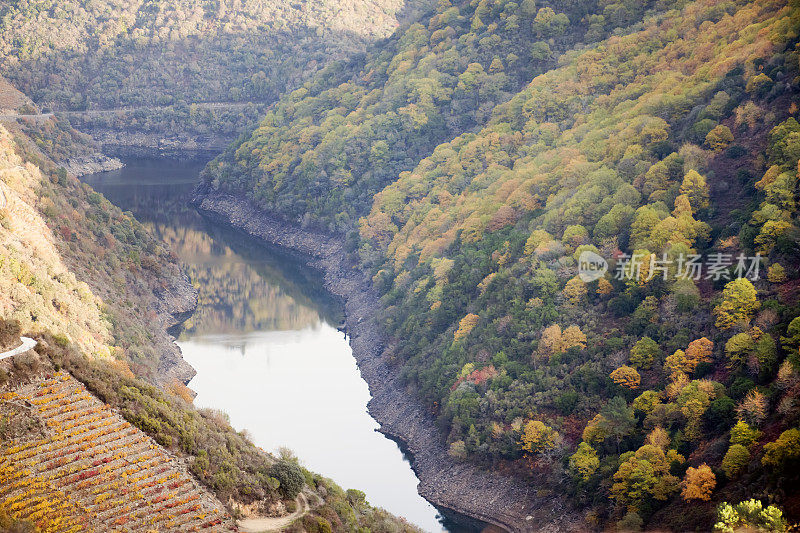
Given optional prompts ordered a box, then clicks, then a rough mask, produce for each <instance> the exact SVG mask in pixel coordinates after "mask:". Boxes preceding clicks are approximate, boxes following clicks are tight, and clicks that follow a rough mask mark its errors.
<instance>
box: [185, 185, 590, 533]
mask: <svg viewBox="0 0 800 533" xmlns="http://www.w3.org/2000/svg"><path fill="white" fill-rule="evenodd" d="M193 203H194V204H195V206H196V207H197V208H198V209H199V210H200V211H201V212H203V213H204V214H205V215H206V216H208V217H210V218H212V219H213V220H216V221H218V222H220V223H224V224H228V225H230V226H233V227H235V228H238V229H240V230H242V231H244V232H245V233H247V234H249V235H251V236H253V237H256V238H259V239H263V240H264V241H266V242H268V243H270V244H273V245H278V246H281V247H284V248H286V249H288V250H291V251H294V252H295V253H298V254H302V256H304V257H305V258H306V260H307V262H308V263H309V264H310V265H311V266H313V267H315V268H318V269H319V270H321V271H322V272H323V274H324V278H325V285H326V287H327V288H328V290H330V291H331V292H332V293H333V294H335V295H337V296H339V297H341V298H342V299H343V300H344V302H345V311H346V316H347V322H346V325H347V331H348V333H349V335H350V344H351V346H352V349H353V355H354V356H355V358H356V360H357V362H358V366H359V369H360V370H361V375H362V377H363V378H364V379H365V381H366V382H367V383H368V384H369V388H370V392H371V393H372V400H371V401H370V403H369V411H370V414H372V416H373V417H374V418H375V419H376V420H377V421H378V422H379V423H380V425H381V431H382V432H384V433H385V434H386V435H388V436H390V437H392V438H394V439H396V440H398V441H400V442H401V443H402V444H403V445H405V447H406V449H407V450H408V451H409V452H410V454H411V455H412V457H413V459H412V467H413V468H414V471H415V472H416V473H417V476H418V477H419V479H420V485H419V492H420V494H422V496H424V497H425V498H426V499H427V500H429V501H430V502H431V503H433V504H434V505H436V506H438V507H442V508H445V509H447V510H452V511H455V512H457V513H460V514H463V515H466V516H468V517H471V518H474V519H478V520H481V521H484V522H488V523H490V524H494V525H496V526H500V527H502V528H504V529H507V530H509V531H520V532H523V531H552V532H555V531H578V530H582V529H585V527H584V526H582V525H581V523H580V522H579V518H578V517H577V515H576V514H575V513H574V512H573V511H572V510H571V509H570V508H568V506H567V504H566V500H565V499H564V498H562V497H559V496H558V495H554V496H550V497H541V496H539V495H538V493H537V490H536V488H535V487H533V486H531V485H530V484H528V483H526V482H524V481H522V480H520V479H517V478H515V477H512V476H510V475H505V474H502V473H499V472H497V471H489V470H486V469H482V468H479V467H477V466H475V465H472V464H469V463H463V462H458V461H456V460H454V459H453V458H451V457H450V456H449V455H448V454H447V451H446V448H445V443H444V440H443V438H442V435H441V434H440V432H439V431H438V430H437V428H436V426H435V424H434V421H433V420H432V418H431V417H430V416H428V415H426V413H425V411H424V409H423V408H422V406H421V405H420V404H419V402H417V401H416V399H415V397H414V394H413V391H409V390H407V389H406V387H405V386H404V385H403V384H402V383H401V382H400V379H399V377H398V375H397V374H398V373H397V372H396V371H395V370H394V369H393V368H392V367H391V366H390V365H389V364H388V362H387V361H386V359H385V358H384V357H383V352H384V350H383V346H384V341H383V339H382V338H381V334H380V333H379V331H380V329H379V327H378V324H377V322H376V319H375V316H376V310H377V308H378V295H377V294H376V293H375V291H374V290H373V289H372V288H371V286H370V283H369V282H368V280H367V279H366V277H365V276H364V274H363V273H362V272H361V271H360V270H359V269H358V268H357V267H356V266H355V265H354V264H353V263H352V262H351V261H350V260H349V259H348V256H347V254H345V252H344V249H343V246H342V243H341V241H340V240H339V239H337V238H335V237H331V236H328V235H324V234H321V233H315V232H313V231H307V230H304V229H301V228H300V227H297V226H294V225H291V224H288V223H286V222H283V221H281V220H278V219H275V218H272V217H270V216H269V215H268V214H266V213H264V212H263V211H259V210H258V209H256V208H255V207H253V206H252V205H251V204H250V203H248V202H247V201H244V200H241V199H238V198H235V197H233V196H230V195H226V194H223V193H221V192H218V191H214V190H211V188H210V187H209V186H208V185H203V186H201V187H200V188H199V189H198V191H197V192H196V194H195V197H194V199H193Z"/></svg>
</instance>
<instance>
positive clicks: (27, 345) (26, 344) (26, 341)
mask: <svg viewBox="0 0 800 533" xmlns="http://www.w3.org/2000/svg"><path fill="white" fill-rule="evenodd" d="M19 340H20V341H22V344H20V345H19V346H17V347H16V348H14V349H13V350H8V351H7V352H3V353H0V359H5V358H7V357H13V356H15V355H19V354H21V353H23V352H27V351H28V350H30V349H31V348H33V347H34V346H36V341H35V340H33V339H31V338H30V337H20V338H19Z"/></svg>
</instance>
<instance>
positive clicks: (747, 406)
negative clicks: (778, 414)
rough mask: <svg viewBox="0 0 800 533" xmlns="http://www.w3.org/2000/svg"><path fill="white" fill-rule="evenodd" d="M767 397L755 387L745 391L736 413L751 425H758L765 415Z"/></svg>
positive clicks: (740, 418)
mask: <svg viewBox="0 0 800 533" xmlns="http://www.w3.org/2000/svg"><path fill="white" fill-rule="evenodd" d="M767 407H768V405H767V398H766V397H765V396H764V395H763V394H761V393H760V392H759V391H757V390H756V389H753V390H751V391H750V392H748V393H747V396H745V397H744V399H743V400H742V401H741V403H739V406H738V407H737V408H736V414H737V415H738V416H739V420H744V421H745V422H747V423H748V424H750V425H751V426H756V427H758V426H759V425H760V424H761V422H763V420H764V419H765V418H766V417H767Z"/></svg>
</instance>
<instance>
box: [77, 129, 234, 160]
mask: <svg viewBox="0 0 800 533" xmlns="http://www.w3.org/2000/svg"><path fill="white" fill-rule="evenodd" d="M81 131H82V132H84V133H88V134H89V135H91V136H92V138H93V139H94V140H95V141H97V142H98V143H99V144H100V145H101V146H102V147H103V153H105V154H111V155H113V156H116V157H130V156H133V157H168V158H171V159H199V158H210V157H213V156H215V155H217V154H219V153H220V152H222V151H223V150H225V148H227V147H228V145H229V144H230V143H231V142H233V140H234V138H235V136H230V137H226V136H220V135H204V136H200V135H165V134H164V133H163V132H153V133H147V132H141V131H137V132H130V131H124V130H115V129H101V128H82V129H81Z"/></svg>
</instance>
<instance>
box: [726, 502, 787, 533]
mask: <svg viewBox="0 0 800 533" xmlns="http://www.w3.org/2000/svg"><path fill="white" fill-rule="evenodd" d="M714 531H715V532H721V533H734V532H735V531H764V532H775V533H781V532H783V531H786V520H784V518H783V513H782V512H781V510H780V509H778V508H777V507H775V506H774V505H770V506H769V507H767V508H764V506H763V505H762V504H761V502H760V501H758V500H747V501H744V502H741V503H738V504H736V505H731V504H729V503H727V502H723V503H721V504H720V505H719V507H717V522H716V523H715V524H714Z"/></svg>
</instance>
